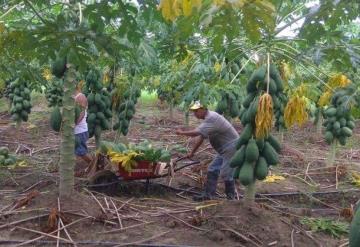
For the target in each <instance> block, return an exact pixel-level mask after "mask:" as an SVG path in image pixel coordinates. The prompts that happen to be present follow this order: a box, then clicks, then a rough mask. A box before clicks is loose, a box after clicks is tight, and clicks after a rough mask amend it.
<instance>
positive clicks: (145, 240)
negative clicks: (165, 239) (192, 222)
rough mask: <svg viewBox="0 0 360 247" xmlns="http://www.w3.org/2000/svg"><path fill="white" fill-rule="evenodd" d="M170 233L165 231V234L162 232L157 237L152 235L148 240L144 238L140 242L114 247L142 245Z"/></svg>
mask: <svg viewBox="0 0 360 247" xmlns="http://www.w3.org/2000/svg"><path fill="white" fill-rule="evenodd" d="M169 232H170V231H166V232H162V233H159V234H157V235H154V236H152V237H150V238H146V239H142V240H139V241H135V242H131V243H123V244H119V245H115V246H114V247H120V246H128V245H130V246H131V245H138V244H141V243H144V242H148V241H150V240H153V239H155V238H159V237H161V236H163V235H165V234H167V233H169Z"/></svg>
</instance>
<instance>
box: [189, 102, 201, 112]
mask: <svg viewBox="0 0 360 247" xmlns="http://www.w3.org/2000/svg"><path fill="white" fill-rule="evenodd" d="M200 108H204V106H203V105H201V103H200V101H195V102H194V104H192V105H191V106H190V110H191V111H196V110H198V109H200Z"/></svg>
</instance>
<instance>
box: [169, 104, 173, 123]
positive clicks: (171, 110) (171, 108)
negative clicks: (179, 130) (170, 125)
mask: <svg viewBox="0 0 360 247" xmlns="http://www.w3.org/2000/svg"><path fill="white" fill-rule="evenodd" d="M169 114H170V119H171V120H173V119H174V104H173V102H172V101H171V102H170V108H169Z"/></svg>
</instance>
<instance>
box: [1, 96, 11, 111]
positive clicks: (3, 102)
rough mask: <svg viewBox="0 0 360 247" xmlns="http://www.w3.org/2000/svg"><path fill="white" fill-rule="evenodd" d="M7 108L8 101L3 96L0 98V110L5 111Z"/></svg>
mask: <svg viewBox="0 0 360 247" xmlns="http://www.w3.org/2000/svg"><path fill="white" fill-rule="evenodd" d="M8 109H9V102H8V101H7V100H6V99H5V98H0V112H6V111H7V110H8Z"/></svg>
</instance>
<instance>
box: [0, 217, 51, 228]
mask: <svg viewBox="0 0 360 247" xmlns="http://www.w3.org/2000/svg"><path fill="white" fill-rule="evenodd" d="M47 216H49V214H41V215H38V216H34V217H29V218H26V219H23V220H18V221H14V222H11V223H8V224H4V225H1V226H0V229H3V228H5V227H8V226H13V225H17V224H19V223H22V222H26V221H29V220H34V219H38V218H42V217H47Z"/></svg>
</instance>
